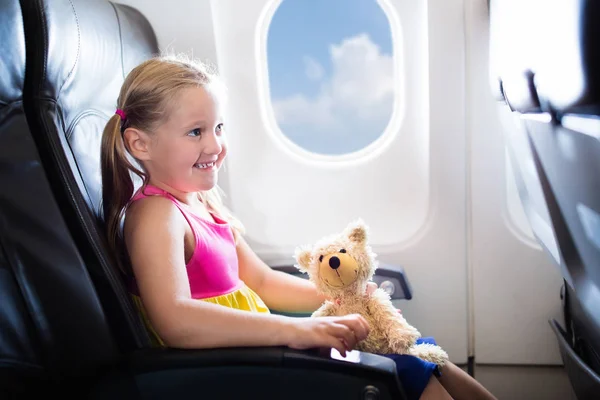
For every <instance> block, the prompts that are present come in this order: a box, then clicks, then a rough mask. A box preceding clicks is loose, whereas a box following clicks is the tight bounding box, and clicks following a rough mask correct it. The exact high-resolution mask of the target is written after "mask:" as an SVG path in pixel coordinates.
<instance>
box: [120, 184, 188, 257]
mask: <svg viewBox="0 0 600 400" xmlns="http://www.w3.org/2000/svg"><path fill="white" fill-rule="evenodd" d="M185 228H186V221H185V219H184V217H183V215H182V214H181V212H180V211H179V210H178V209H177V206H175V205H174V204H173V203H172V202H171V201H170V200H169V199H166V198H164V197H161V196H149V197H146V198H144V199H139V200H136V201H135V202H134V203H133V204H131V206H130V207H129V208H128V209H127V212H126V214H125V223H124V226H123V237H124V239H125V245H126V247H127V249H128V252H129V255H130V257H131V258H132V262H134V264H135V263H136V261H137V263H138V264H140V263H142V262H143V263H144V264H146V262H147V260H146V257H145V256H143V255H145V254H154V255H157V254H156V253H157V252H160V253H162V254H165V253H171V254H172V253H173V251H176V252H177V253H179V248H181V251H183V241H184V235H185ZM165 256H166V254H165Z"/></svg>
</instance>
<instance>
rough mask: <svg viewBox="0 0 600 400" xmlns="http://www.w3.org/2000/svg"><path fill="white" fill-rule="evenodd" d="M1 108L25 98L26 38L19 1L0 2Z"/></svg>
mask: <svg viewBox="0 0 600 400" xmlns="http://www.w3.org/2000/svg"><path fill="white" fill-rule="evenodd" d="M0 37H2V38H10V40H3V41H1V42H0V52H1V53H2V57H0V107H2V106H5V105H7V104H10V103H12V102H14V101H18V100H20V99H21V98H22V96H23V81H24V79H25V38H24V36H23V19H22V18H21V7H20V6H19V2H18V1H2V2H0Z"/></svg>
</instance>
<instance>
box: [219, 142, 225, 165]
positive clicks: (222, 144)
mask: <svg viewBox="0 0 600 400" xmlns="http://www.w3.org/2000/svg"><path fill="white" fill-rule="evenodd" d="M226 155H227V142H226V141H225V140H223V141H222V142H221V153H220V154H219V161H221V162H222V161H223V159H224V158H225V156H226Z"/></svg>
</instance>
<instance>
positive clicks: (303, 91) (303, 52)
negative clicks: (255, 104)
mask: <svg viewBox="0 0 600 400" xmlns="http://www.w3.org/2000/svg"><path fill="white" fill-rule="evenodd" d="M380 1H383V0H380ZM393 61H394V60H393V51H392V35H391V29H390V23H389V20H388V17H387V15H386V13H385V12H384V10H383V9H382V7H381V5H380V4H379V2H378V1H376V0H327V1H323V0H282V1H281V3H280V4H279V6H278V8H277V9H276V11H275V13H274V14H273V17H272V19H271V22H270V25H269V28H268V35H267V62H268V75H269V92H270V98H271V105H272V107H273V112H274V117H275V120H276V122H277V124H278V125H279V128H280V130H281V132H282V133H283V134H284V135H285V136H287V138H288V139H290V140H291V141H292V142H293V143H295V144H296V145H298V146H300V147H301V148H303V149H304V150H308V151H310V152H312V153H317V154H323V155H342V154H347V153H352V152H355V151H359V150H361V149H363V148H365V147H366V146H368V145H369V144H371V143H373V142H374V141H375V140H376V139H378V138H379V137H380V136H381V135H382V134H383V133H384V131H385V130H386V127H387V125H388V123H389V121H390V118H391V116H392V111H393V110H394V108H396V107H397V105H395V104H394V100H395V93H394V87H395V85H394V82H395V78H394V68H393Z"/></svg>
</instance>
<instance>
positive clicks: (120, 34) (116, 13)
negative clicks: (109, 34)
mask: <svg viewBox="0 0 600 400" xmlns="http://www.w3.org/2000/svg"><path fill="white" fill-rule="evenodd" d="M110 5H111V6H112V7H113V9H114V10H115V15H116V16H117V25H118V27H119V43H120V44H121V71H122V72H123V79H125V62H124V60H123V34H122V31H121V19H120V18H119V11H118V10H117V7H116V6H115V4H114V3H113V2H110Z"/></svg>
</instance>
